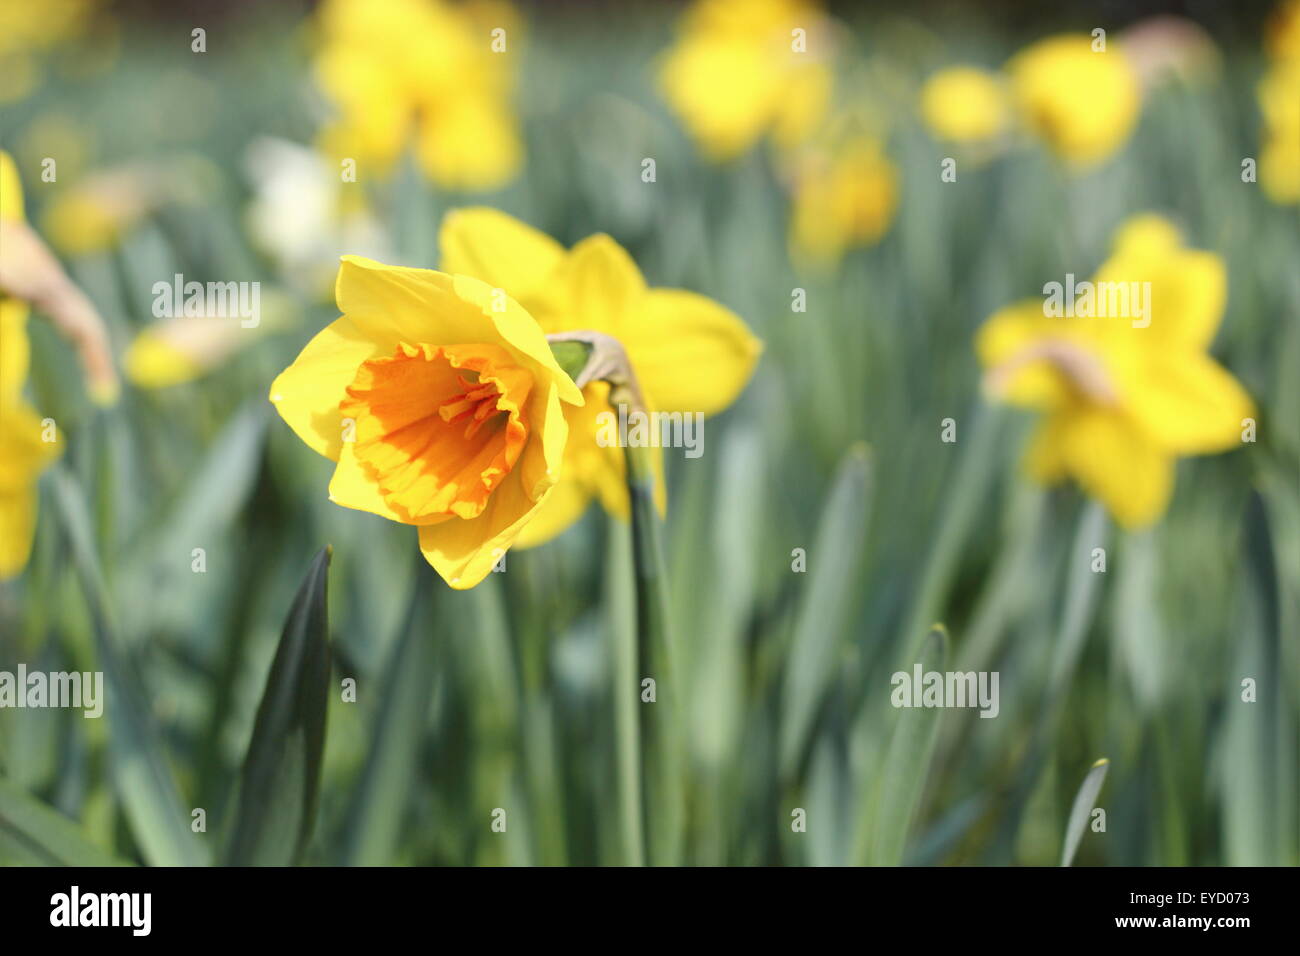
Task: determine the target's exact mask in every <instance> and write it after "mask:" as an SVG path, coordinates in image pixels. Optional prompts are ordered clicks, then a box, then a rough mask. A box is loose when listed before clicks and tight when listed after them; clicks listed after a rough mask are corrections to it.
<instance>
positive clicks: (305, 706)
mask: <svg viewBox="0 0 1300 956" xmlns="http://www.w3.org/2000/svg"><path fill="white" fill-rule="evenodd" d="M329 561H330V549H329V548H323V549H321V551H319V552H318V553H317V555H316V558H315V560H314V561H312V565H311V567H310V568H309V569H308V571H307V576H306V577H305V578H304V579H303V582H302V584H301V585H300V586H299V588H298V594H297V596H296V597H295V598H294V601H293V607H292V608H291V609H290V610H289V616H288V618H287V619H286V620H285V623H284V631H283V633H282V634H281V635H280V645H279V647H278V648H277V649H276V652H275V660H274V661H272V663H271V673H270V675H269V676H268V677H267V679H266V690H265V691H264V692H263V694H262V703H261V705H260V706H259V707H258V709H257V720H256V722H255V723H254V725H253V738H252V741H251V742H250V743H249V745H248V755H247V756H246V757H245V760H244V772H243V775H242V777H241V780H240V792H239V806H238V810H237V812H236V816H235V824H234V832H233V833H232V835H231V838H230V844H229V847H228V849H227V852H226V857H225V862H226V863H227V864H229V865H234V866H249V865H262V866H286V865H293V864H296V863H297V862H298V861H299V860H300V859H301V857H302V853H303V850H304V849H305V848H306V845H307V840H308V838H309V837H310V836H311V831H312V825H313V823H314V822H315V819H316V799H317V794H318V791H319V787H320V771H321V757H322V754H323V753H324V750H325V714H326V707H327V703H328V699H329V677H330V645H329V633H328V631H329V620H328V615H327V612H326V584H327V579H328V572H329Z"/></svg>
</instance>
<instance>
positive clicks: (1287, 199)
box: [1259, 58, 1300, 204]
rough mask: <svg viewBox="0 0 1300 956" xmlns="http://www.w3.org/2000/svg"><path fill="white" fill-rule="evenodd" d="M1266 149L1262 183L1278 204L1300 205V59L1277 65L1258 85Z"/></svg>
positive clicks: (1261, 161) (1261, 167)
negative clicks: (1298, 203) (1297, 203)
mask: <svg viewBox="0 0 1300 956" xmlns="http://www.w3.org/2000/svg"><path fill="white" fill-rule="evenodd" d="M1259 105H1260V110H1261V112H1262V113H1263V116H1264V146H1263V149H1262V150H1261V152H1260V155H1259V183H1260V185H1261V186H1262V187H1263V188H1264V192H1265V194H1266V195H1267V196H1268V197H1269V198H1270V199H1272V200H1273V201H1274V202H1276V203H1282V204H1288V203H1295V202H1300V58H1292V59H1287V60H1281V61H1279V62H1278V63H1276V64H1275V65H1274V66H1273V67H1272V68H1271V69H1270V70H1269V72H1268V74H1267V75H1266V76H1265V77H1264V79H1263V80H1262V81H1261V82H1260V84H1259Z"/></svg>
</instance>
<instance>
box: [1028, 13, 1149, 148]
mask: <svg viewBox="0 0 1300 956" xmlns="http://www.w3.org/2000/svg"><path fill="white" fill-rule="evenodd" d="M1007 70H1008V71H1009V73H1010V77H1011V90H1012V99H1013V101H1014V103H1015V104H1016V106H1017V108H1018V111H1019V114H1020V116H1021V118H1022V120H1023V122H1024V124H1025V125H1026V126H1027V127H1028V128H1029V129H1030V130H1031V131H1032V132H1033V133H1035V134H1037V135H1038V136H1039V137H1040V138H1042V139H1043V140H1044V141H1045V142H1046V143H1047V145H1048V146H1049V147H1050V148H1051V149H1052V150H1053V151H1054V152H1055V153H1056V154H1057V155H1058V156H1060V157H1061V158H1062V159H1064V160H1065V161H1066V162H1067V163H1069V164H1071V165H1072V166H1075V167H1079V168H1082V167H1086V166H1091V165H1094V164H1096V163H1099V162H1101V161H1102V160H1104V159H1106V158H1108V157H1109V156H1111V155H1112V154H1113V153H1114V152H1115V151H1116V150H1117V149H1119V148H1120V147H1121V146H1122V145H1123V144H1124V143H1125V141H1126V140H1127V139H1128V137H1129V134H1130V133H1131V132H1132V131H1133V126H1134V125H1135V123H1136V122H1137V117H1138V111H1139V108H1140V106H1141V84H1140V82H1139V79H1138V75H1137V72H1136V71H1135V70H1134V69H1133V66H1132V64H1131V63H1130V62H1129V61H1128V60H1127V58H1126V57H1125V55H1124V53H1123V51H1122V50H1120V48H1119V47H1118V46H1117V45H1115V44H1112V45H1110V46H1108V47H1107V48H1106V49H1104V50H1094V49H1093V40H1092V38H1091V37H1089V36H1087V35H1085V34H1062V35H1060V36H1053V37H1048V38H1047V39H1044V40H1039V41H1038V42H1037V43H1034V44H1033V45H1031V46H1029V47H1027V48H1026V49H1024V50H1022V51H1020V52H1019V53H1017V54H1016V55H1015V56H1014V57H1013V58H1012V59H1011V61H1010V62H1009V63H1008V64H1007Z"/></svg>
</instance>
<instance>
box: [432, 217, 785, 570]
mask: <svg viewBox="0 0 1300 956" xmlns="http://www.w3.org/2000/svg"><path fill="white" fill-rule="evenodd" d="M439 243H440V247H441V256H442V260H441V263H440V265H441V266H442V268H444V269H447V270H449V271H452V272H460V273H465V274H468V275H473V276H476V277H478V278H481V279H483V280H484V281H486V282H488V283H491V284H492V285H493V286H496V287H498V288H500V289H504V290H506V291H507V292H509V293H510V295H512V296H514V297H516V298H517V299H518V300H519V301H520V302H521V303H522V304H523V305H524V306H525V307H527V309H528V311H529V312H530V313H531V314H532V315H533V316H535V317H536V319H537V321H538V322H539V323H540V324H541V327H542V329H543V330H544V331H545V332H546V333H547V334H548V335H560V334H563V333H569V332H580V331H593V332H598V333H604V334H606V335H609V336H611V337H612V338H614V339H616V340H617V341H618V342H619V343H620V344H621V345H622V347H623V349H624V351H625V352H626V354H627V358H628V361H629V362H630V364H631V367H632V369H633V371H634V372H635V375H636V378H637V381H638V382H639V384H640V392H641V395H642V397H643V400H644V402H645V405H646V407H647V409H649V410H656V411H661V412H683V413H690V412H699V413H701V414H703V415H712V414H715V413H717V412H720V411H722V410H723V409H725V408H726V407H727V406H728V405H730V404H731V403H732V402H733V401H735V399H736V397H737V396H738V395H739V394H740V391H741V389H743V388H744V387H745V384H746V383H747V382H748V381H749V378H750V375H751V374H752V373H753V370H754V365H755V363H756V362H757V360H758V356H759V353H760V352H761V350H762V345H761V343H760V342H759V341H758V340H757V339H756V338H754V336H753V335H751V334H750V332H749V331H748V330H747V329H746V328H745V325H744V323H743V322H741V320H740V319H739V318H738V317H737V316H736V315H735V314H734V313H732V312H730V311H729V310H727V309H725V308H723V307H722V306H720V305H718V304H717V303H715V302H713V301H711V300H709V299H707V298H705V297H704V296H702V295H697V294H696V293H694V292H687V291H684V290H681V289H656V288H650V287H647V285H646V282H645V279H644V278H642V276H641V272H640V270H639V269H638V268H637V266H636V263H635V262H633V261H632V259H631V257H630V256H629V255H628V254H627V252H625V251H624V250H623V248H622V247H621V246H619V245H618V243H616V242H615V241H614V240H613V239H611V238H610V237H609V236H606V235H603V234H598V235H594V236H589V237H588V238H586V239H584V240H582V241H581V242H579V243H578V244H577V245H575V246H574V247H573V248H572V249H568V250H566V249H565V248H564V247H563V246H561V245H560V244H559V243H558V242H556V241H555V240H554V239H552V238H551V237H549V236H547V235H546V234H545V233H542V232H540V231H538V230H536V229H533V228H532V227H530V226H527V225H525V224H524V223H522V222H519V221H518V220H516V219H513V218H511V217H510V216H507V215H506V214H504V213H501V212H498V211H496V210H493V209H484V208H471V209H460V210H455V211H453V212H451V213H449V214H448V215H447V217H446V218H445V219H444V220H443V225H442V231H441V235H440V237H439ZM583 393H584V396H585V398H586V402H585V403H584V404H582V405H580V406H575V405H569V406H566V407H565V409H564V414H565V417H566V418H567V419H568V422H569V435H568V444H567V445H566V447H565V450H564V477H563V479H562V480H561V482H560V484H559V486H558V487H557V488H556V489H555V490H554V491H553V492H552V494H551V496H550V497H549V498H548V499H547V501H546V504H545V506H544V507H543V508H542V510H541V512H540V513H539V514H538V515H537V516H535V517H534V518H533V520H532V521H531V522H530V523H529V524H528V525H527V526H526V527H525V528H524V529H523V531H522V532H521V534H520V536H519V540H518V544H519V546H521V547H526V546H531V545H537V544H541V543H542V542H544V541H547V540H549V539H550V538H553V537H554V536H555V535H558V534H559V533H560V532H562V531H564V530H565V529H566V528H567V527H569V526H570V525H571V524H573V523H574V522H575V521H577V520H578V519H579V518H580V517H581V516H582V514H583V512H584V511H585V510H586V508H587V506H588V504H589V503H590V502H591V500H592V499H593V498H599V499H600V501H601V503H602V504H603V505H604V506H605V508H606V510H608V511H610V512H611V513H613V514H615V515H617V516H619V517H626V516H627V514H628V492H627V485H626V482H625V480H624V476H625V474H626V472H625V462H624V456H623V452H622V449H620V448H616V447H602V446H601V445H600V444H599V443H598V441H597V435H598V428H599V417H600V415H601V413H602V412H612V411H614V410H613V409H612V408H611V406H610V402H609V385H608V384H607V383H605V382H601V381H596V382H592V383H590V384H588V385H586V386H585V387H584V389H583ZM646 450H647V451H649V452H651V453H652V454H653V455H654V456H655V457H654V462H655V466H654V467H656V468H657V467H659V463H660V450H659V449H658V448H651V449H646ZM655 484H656V492H657V493H658V494H659V496H660V497H659V504H660V506H661V508H662V506H663V497H662V493H663V492H662V489H663V482H662V481H656V483H655Z"/></svg>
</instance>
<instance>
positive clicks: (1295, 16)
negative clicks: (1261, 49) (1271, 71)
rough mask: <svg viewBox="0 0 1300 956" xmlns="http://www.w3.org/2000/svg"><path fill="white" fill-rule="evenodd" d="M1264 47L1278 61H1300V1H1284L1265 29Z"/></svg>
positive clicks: (1275, 9)
mask: <svg viewBox="0 0 1300 956" xmlns="http://www.w3.org/2000/svg"><path fill="white" fill-rule="evenodd" d="M1264 46H1265V48H1266V49H1267V51H1268V55H1269V56H1271V57H1273V58H1275V59H1278V60H1292V59H1300V0H1282V2H1281V3H1279V4H1278V5H1277V7H1276V8H1274V10H1273V15H1272V16H1271V17H1270V18H1269V21H1268V26H1267V27H1266V28H1265V41H1264Z"/></svg>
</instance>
